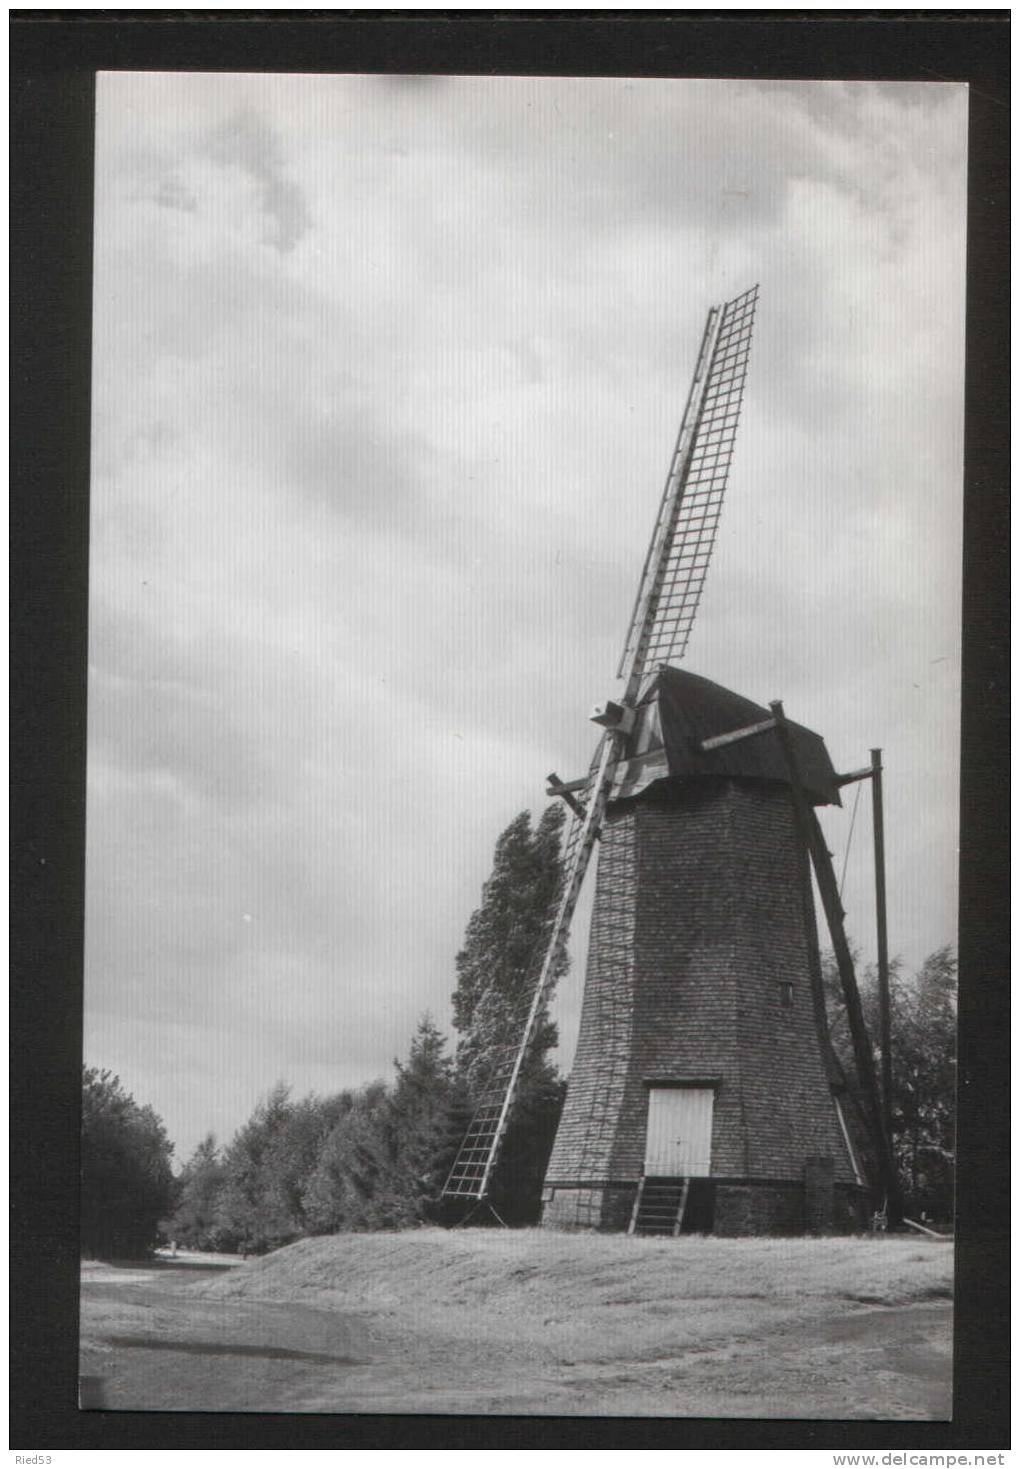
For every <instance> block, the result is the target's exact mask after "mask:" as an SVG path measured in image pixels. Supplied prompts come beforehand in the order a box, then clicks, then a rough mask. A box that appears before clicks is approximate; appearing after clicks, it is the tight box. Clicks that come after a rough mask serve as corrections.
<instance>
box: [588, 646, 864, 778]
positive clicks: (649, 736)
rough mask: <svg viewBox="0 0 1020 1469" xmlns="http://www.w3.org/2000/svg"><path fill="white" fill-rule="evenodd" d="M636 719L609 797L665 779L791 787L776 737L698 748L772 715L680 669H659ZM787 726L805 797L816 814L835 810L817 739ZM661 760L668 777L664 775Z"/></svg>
mask: <svg viewBox="0 0 1020 1469" xmlns="http://www.w3.org/2000/svg"><path fill="white" fill-rule="evenodd" d="M637 713H638V718H637V723H636V727H635V729H634V732H633V734H632V736H631V739H630V741H629V742H628V745H629V747H628V751H627V756H626V767H625V771H624V772H621V774H622V777H623V778H622V779H621V780H619V781H618V783H617V788H616V791H615V792H614V795H617V796H623V795H637V794H638V792H639V790H641V789H644V788H645V787H646V786H647V785H649V784H650V783H651V781H653V780H655V779H661V778H662V777H663V776H664V775H667V774H668V776H670V777H672V778H673V779H678V780H692V779H698V778H703V777H708V776H715V777H718V776H737V777H741V778H743V779H751V780H769V781H782V782H783V783H784V784H787V785H789V783H790V772H789V767H788V765H787V762H786V757H785V755H784V753H783V749H782V746H781V745H780V743H779V736H778V734H777V733H776V731H775V730H774V729H770V730H768V731H765V732H763V733H760V734H754V735H752V736H750V737H749V738H747V739H741V740H737V741H735V742H734V743H732V744H726V745H720V746H718V747H717V748H715V749H712V750H703V749H702V748H701V745H702V742H703V741H705V740H710V739H713V738H715V737H716V736H717V735H723V734H729V733H730V732H732V731H735V730H742V729H747V728H748V727H749V726H752V725H755V724H760V723H762V722H763V721H765V720H770V719H771V718H772V712H771V710H769V709H766V708H765V707H764V706H763V705H761V704H755V703H754V702H753V701H752V700H751V699H745V698H744V697H743V696H742V695H741V694H734V693H733V692H731V690H729V689H724V688H723V687H722V685H721V684H717V683H712V681H711V680H710V679H707V678H702V677H701V676H700V675H699V674H696V673H688V672H687V671H686V670H685V669H681V668H670V667H668V666H667V667H664V668H660V669H659V670H658V672H657V673H656V674H655V675H654V676H653V678H652V680H651V682H650V683H649V685H648V687H647V689H646V691H645V693H644V696H643V697H642V700H641V704H640V706H639V708H638V711H637ZM787 724H788V728H789V732H790V737H791V740H792V743H793V749H794V755H795V758H796V762H797V766H798V769H799V773H800V779H801V782H802V783H803V786H804V790H805V792H806V793H807V795H808V797H809V798H810V800H811V801H812V803H813V804H814V805H816V806H824V805H834V806H839V805H841V804H842V802H841V801H840V798H839V782H838V777H837V775H836V772H835V770H834V769H833V766H832V761H831V760H830V759H829V752H828V751H827V750H826V748H825V742H824V741H823V739H822V737H821V735H817V734H815V733H814V732H813V731H812V730H810V729H806V728H805V727H804V725H802V724H795V723H794V722H793V721H792V720H788V721H787ZM656 726H657V728H656ZM656 751H658V754H659V759H658V761H656V759H655V753H656ZM663 755H664V756H665V766H666V769H663V768H662V756H663ZM656 765H658V767H659V768H658V769H656V768H655V767H656ZM641 767H643V770H642V768H641Z"/></svg>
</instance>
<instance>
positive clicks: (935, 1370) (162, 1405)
mask: <svg viewBox="0 0 1020 1469" xmlns="http://www.w3.org/2000/svg"><path fill="white" fill-rule="evenodd" d="M203 1274H204V1273H203V1272H198V1271H196V1270H194V1269H191V1270H189V1269H186V1268H183V1269H167V1270H163V1271H159V1272H146V1271H144V1270H138V1271H132V1270H119V1271H117V1270H114V1271H110V1270H106V1271H103V1270H102V1269H100V1270H97V1271H93V1272H92V1273H91V1275H90V1274H88V1273H86V1277H85V1279H84V1281H83V1292H82V1369H81V1370H82V1374H83V1379H84V1380H85V1395H84V1399H83V1406H94V1407H105V1408H110V1409H116V1408H127V1409H161V1410H164V1411H217V1410H219V1411H232V1412H265V1411H275V1412H294V1413H298V1412H326V1413H329V1412H332V1413H372V1412H376V1413H416V1412H417V1413H497V1414H498V1413H508V1414H512V1413H530V1414H557V1415H574V1414H577V1415H591V1416H614V1415H641V1416H644V1415H650V1416H669V1417H721V1418H731V1417H738V1418H739V1417H752V1418H754V1417H773V1418H775V1417H782V1418H790V1417H804V1418H879V1419H882V1418H906V1419H910V1418H913V1419H921V1420H923V1419H931V1418H936V1419H938V1418H947V1417H948V1416H949V1415H950V1412H951V1400H950V1390H949V1380H950V1351H951V1308H950V1306H949V1305H948V1303H946V1302H945V1301H938V1302H929V1303H925V1304H912V1305H901V1306H890V1307H879V1308H875V1307H871V1306H862V1307H857V1308H851V1309H848V1310H844V1311H843V1312H842V1313H841V1314H840V1315H839V1316H837V1317H835V1318H833V1317H831V1316H826V1317H823V1318H822V1319H818V1320H815V1321H812V1322H808V1323H805V1322H804V1321H803V1320H802V1321H799V1322H792V1323H791V1322H782V1321H780V1320H778V1319H777V1318H776V1317H775V1315H774V1313H772V1312H770V1311H768V1310H764V1309H761V1306H760V1305H758V1304H757V1303H755V1302H749V1303H748V1305H747V1314H746V1321H745V1324H744V1326H743V1328H742V1329H741V1328H737V1329H736V1330H734V1329H732V1327H728V1328H727V1330H726V1331H725V1332H719V1333H715V1332H711V1331H710V1332H708V1333H707V1334H706V1335H705V1336H704V1338H703V1339H702V1340H700V1341H699V1342H698V1343H697V1345H692V1344H691V1342H690V1341H689V1340H688V1341H683V1342H682V1340H681V1337H680V1336H679V1334H678V1336H677V1338H676V1346H675V1348H673V1349H672V1350H670V1348H669V1346H668V1343H667V1342H665V1341H663V1340H661V1339H660V1340H659V1341H657V1342H655V1343H649V1345H648V1348H647V1350H642V1349H640V1347H639V1348H638V1349H637V1350H635V1337H634V1336H633V1334H631V1335H629V1336H628V1334H627V1333H625V1332H624V1333H621V1334H620V1337H618V1338H617V1339H615V1340H607V1339H606V1338H605V1337H604V1336H601V1335H599V1334H592V1333H585V1332H578V1333H577V1334H576V1336H575V1339H574V1340H573V1341H572V1342H568V1341H567V1340H565V1339H564V1337H563V1335H562V1334H558V1335H557V1336H556V1338H555V1339H550V1340H549V1341H548V1342H547V1343H543V1342H541V1341H538V1342H536V1341H535V1340H534V1339H531V1340H528V1341H514V1340H512V1339H509V1338H508V1336H507V1334H506V1333H493V1334H487V1333H486V1331H485V1329H484V1319H482V1320H481V1321H478V1320H475V1319H469V1318H468V1316H467V1315H464V1313H463V1312H460V1313H454V1315H453V1317H451V1319H450V1320H449V1321H446V1322H442V1323H437V1321H436V1320H435V1318H431V1319H426V1318H425V1317H424V1316H419V1315H416V1314H415V1313H413V1312H407V1311H400V1310H394V1309H391V1310H386V1311H383V1310H362V1311H347V1310H345V1309H342V1308H339V1307H338V1305H337V1304H336V1302H332V1303H330V1304H329V1305H321V1306H312V1305H309V1304H306V1303H304V1302H302V1303H300V1304H296V1303H293V1302H277V1301H273V1302H268V1301H262V1300H253V1299H250V1298H247V1297H244V1296H240V1297H239V1296H228V1297H220V1298H218V1299H217V1298H214V1297H211V1296H210V1295H209V1293H208V1291H207V1290H203V1285H204V1284H207V1283H208V1278H209V1277H208V1276H207V1275H206V1276H204V1280H203ZM461 1315H464V1320H463V1321H462V1322H461V1321H459V1317H460V1316H461ZM437 1325H439V1326H440V1328H441V1329H437ZM458 1325H459V1327H460V1329H459V1330H458Z"/></svg>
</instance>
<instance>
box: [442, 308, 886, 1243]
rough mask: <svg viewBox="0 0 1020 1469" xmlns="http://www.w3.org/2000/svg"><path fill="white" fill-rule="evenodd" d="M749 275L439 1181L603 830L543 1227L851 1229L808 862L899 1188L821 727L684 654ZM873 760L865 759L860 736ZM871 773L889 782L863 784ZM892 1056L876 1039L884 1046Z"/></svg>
mask: <svg viewBox="0 0 1020 1469" xmlns="http://www.w3.org/2000/svg"><path fill="white" fill-rule="evenodd" d="M757 302H758V288H757V286H755V287H754V288H753V289H752V290H750V291H747V292H746V293H744V294H743V295H741V296H738V297H736V298H735V299H734V300H732V301H729V302H727V303H726V304H724V305H722V306H715V307H712V308H711V309H710V310H709V312H708V319H707V322H706V325H705V331H704V336H703V338H702V342H701V348H700V351H699V353H698V358H697V365H696V368H695V372H694V377H693V380H692V383H691V387H690V391H689V394H688V398H687V404H686V408H685V411H684V416H683V420H682V424H681V428H680V433H679V437H678V439H677V443H676V447H675V450H674V453H673V458H672V462H671V465H670V470H669V474H668V476H667V480H666V486H665V490H664V492H663V496H662V501H661V504H660V507H659V513H658V516H657V519H656V523H655V528H654V531H653V534H652V539H651V544H650V546H649V549H648V553H647V556H646V558H645V564H644V568H643V571H642V576H641V580H640V583H639V587H638V592H637V596H636V599H635V603H634V608H633V613H632V616H631V620H630V624H629V628H628V632H627V636H626V640H625V643H624V649H623V654H622V657H621V659H620V664H619V667H618V669H617V677H618V679H620V680H621V681H622V690H621V692H620V693H619V694H618V696H617V697H616V698H615V699H613V700H612V701H610V702H607V703H606V704H605V705H604V706H602V707H601V708H599V709H597V710H596V711H595V713H594V715H593V716H592V717H593V719H594V721H595V722H596V723H597V724H598V725H600V726H601V728H602V735H601V737H600V739H599V741H598V744H597V746H596V749H595V753H594V756H593V758H592V761H591V765H590V767H589V770H588V772H587V774H586V775H585V776H584V777H582V778H581V779H578V780H571V781H561V780H559V779H558V778H557V777H556V776H550V778H549V779H550V785H549V787H548V793H549V794H550V795H556V796H561V797H562V798H563V799H564V800H565V801H566V802H567V804H568V805H569V806H570V808H571V811H572V813H573V817H572V821H571V825H570V827H569V830H568V834H567V838H566V841H565V843H564V849H563V863H562V867H563V875H562V879H561V882H560V886H559V890H558V892H557V894H556V896H555V899H554V901H553V903H552V905H551V908H550V911H549V913H548V914H547V916H546V923H545V928H544V932H543V935H542V939H541V942H540V945H539V947H538V950H537V951H536V953H535V954H534V956H533V960H532V963H531V966H530V970H529V973H528V976H527V982H526V983H525V985H524V986H523V988H522V994H523V995H524V1000H523V1002H522V1004H521V1006H520V1008H518V1009H517V1010H516V1011H512V1010H511V1011H509V1012H507V1013H506V1014H503V1015H502V1016H501V1017H500V1031H499V1034H498V1036H497V1044H495V1045H493V1046H492V1047H489V1048H487V1053H486V1054H487V1061H488V1064H489V1067H490V1069H489V1072H488V1075H487V1076H486V1077H485V1079H484V1081H482V1083H481V1084H480V1086H479V1088H478V1092H477V1095H478V1101H477V1106H476V1111H475V1114H474V1116H473V1118H472V1120H471V1123H470V1125H469V1127H468V1130H467V1132H466V1134H465V1136H464V1139H463V1142H462V1143H461V1146H460V1149H459V1151H458V1154H457V1157H456V1159H455V1161H454V1164H453V1167H452V1168H451V1171H450V1174H449V1177H448V1178H447V1180H446V1184H445V1187H444V1190H443V1193H444V1196H445V1197H446V1198H448V1199H453V1200H462V1201H465V1202H467V1203H468V1204H469V1205H471V1206H472V1207H475V1206H477V1205H478V1204H479V1203H482V1202H485V1201H486V1200H487V1199H488V1197H489V1194H490V1191H491V1187H492V1182H493V1174H494V1170H495V1167H496V1163H497V1161H498V1158H499V1155H500V1148H501V1146H502V1144H503V1141H504V1138H505V1136H506V1131H507V1127H508V1124H509V1121H510V1117H511V1115H512V1109H513V1105H514V1101H515V1098H516V1096H517V1093H518V1089H519V1082H520V1078H521V1068H522V1066H523V1065H524V1063H525V1059H526V1057H527V1054H528V1047H529V1044H530V1042H531V1040H532V1037H533V1035H534V1033H535V1029H536V1026H537V1024H538V1021H539V1018H540V1016H541V1014H542V1009H543V1004H544V1001H545V999H546V997H547V995H548V993H549V990H550V987H551V984H552V982H553V980H554V978H555V974H556V972H557V967H558V964H559V960H560V958H561V956H562V953H563V950H564V947H565V944H566V941H567V936H568V933H569V928H570V922H571V918H572V915H573V913H574V909H575V907H576V904H577V900H578V895H579V893H580V890H581V885H582V882H583V880H584V877H585V873H586V870H587V868H588V865H589V861H590V859H591V856H592V853H593V851H594V849H595V843H596V841H598V842H599V844H600V845H599V860H598V872H597V879H596V890H595V901H594V907H593V916H592V929H591V938H590V943H589V956H588V969H587V974H586V980H585V992H584V1000H583V1004H582V1011H581V1022H580V1030H579V1036H578V1044H577V1051H576V1055H575V1060H574V1066H573V1069H572V1072H571V1076H570V1082H569V1086H568V1091H567V1099H566V1103H565V1105H564V1110H563V1115H562V1117H561V1119H560V1124H559V1129H558V1132H557V1136H556V1141H555V1144H554V1146H553V1151H552V1155H551V1158H550V1161H549V1165H548V1169H547V1172H546V1179H545V1187H544V1190H543V1223H545V1224H550V1225H557V1226H561V1227H582V1228H583V1227H588V1228H601V1229H614V1228H615V1229H630V1230H631V1231H632V1232H639V1233H666V1234H675V1233H679V1232H681V1230H686V1229H716V1230H718V1231H721V1232H728V1233H759V1232H776V1231H779V1232H789V1231H791V1230H796V1229H798V1228H805V1227H807V1228H815V1229H830V1228H834V1227H839V1225H840V1224H841V1223H843V1224H846V1225H847V1226H852V1225H855V1224H856V1223H857V1222H858V1221H859V1220H860V1218H861V1217H862V1214H863V1208H864V1206H865V1202H866V1200H867V1197H868V1193H869V1189H868V1185H867V1182H866V1179H865V1175H864V1172H863V1169H862V1164H861V1162H860V1161H859V1160H858V1158H857V1156H856V1154H855V1149H854V1145H853V1142H852V1138H851V1131H850V1126H849V1124H848V1118H847V1113H846V1110H845V1107H844V1104H843V1099H842V1097H841V1092H842V1091H843V1090H844V1089H845V1080H844V1078H843V1076H842V1073H841V1071H840V1069H839V1065H838V1062H837V1061H836V1058H835V1054H834V1052H833V1051H832V1047H831V1045H830V1043H829V1038H828V1029H827V1023H826V1017H825V1003H824V997H823V994H822V978H821V966H820V960H819V951H818V939H817V932H816V928H815V917H814V903H813V896H812V888H811V877H810V872H811V868H812V866H813V868H814V871H815V875H816V880H817V883H818V888H819V894H820V896H821V899H822V903H823V906H824V909H825V913H826V917H827V919H828V922H829V928H830V933H831V936H832V941H833V948H834V951H835V954H836V959H837V963H838V966H839V972H840V979H841V982H842V986H843V993H844V999H845V1002H846V1007H847V1014H848V1018H849V1021H850V1025H851V1033H852V1036H853V1040H854V1047H855V1061H856V1064H857V1070H858V1074H859V1078H860V1080H861V1082H862V1084H863V1086H864V1089H865V1101H864V1105H863V1108H862V1113H863V1116H864V1120H865V1123H866V1129H867V1135H868V1138H869V1141H870V1144H871V1146H870V1150H869V1151H870V1152H871V1154H872V1157H873V1159H874V1160H875V1163H874V1165H873V1171H875V1173H876V1183H877V1186H878V1189H879V1191H880V1192H879V1193H878V1194H876V1195H875V1197H876V1201H877V1198H878V1197H882V1196H884V1197H885V1199H886V1201H887V1202H890V1201H892V1203H893V1208H895V1202H894V1201H895V1186H894V1179H893V1168H892V1163H891V1157H890V1152H889V1141H888V1130H887V1125H886V1118H885V1114H884V1112H883V1106H882V1102H881V1099H880V1096H879V1092H878V1087H877V1078H876V1076H875V1069H874V1058H873V1054H872V1051H871V1046H870V1042H869V1040H868V1037H867V1034H866V1032H865V1030H864V1023H863V1018H862V1015H861V1007H860V999H859V995H858V992H857V986H856V980H855V977H854V973H853V963H852V959H851V955H850V949H849V946H848V944H847V942H846V937H845V933H844V931H843V926H842V918H843V914H842V909H841V906H840V902H839V894H838V889H837V887H836V882H835V878H834V876H833V873H832V866H831V862H830V860H829V853H828V851H827V850H826V847H825V842H824V839H823V837H822V833H821V828H820V826H819V825H818V820H817V817H816V815H815V811H814V807H815V806H816V805H820V804H827V803H835V804H839V799H840V798H839V790H840V787H841V785H842V784H845V783H846V782H847V781H848V780H854V779H860V778H863V777H864V776H866V775H874V767H875V761H874V760H873V768H872V769H871V770H868V771H860V772H857V773H856V774H854V775H852V776H847V777H840V776H837V774H836V772H835V771H834V769H833V767H832V764H831V762H830V760H829V756H828V754H827V752H826V749H825V746H824V744H823V742H822V740H821V738H820V737H819V736H818V735H816V734H813V733H812V732H811V731H810V730H807V729H804V728H803V727H802V726H800V725H797V724H794V723H792V722H791V721H789V720H787V718H786V715H785V713H784V711H783V708H782V705H781V704H778V703H776V704H774V705H772V707H771V709H765V708H763V707H761V706H759V705H756V704H753V703H751V701H749V700H747V699H745V698H742V697H741V696H739V695H737V694H733V693H731V692H730V691H728V690H726V689H723V688H721V687H720V686H719V685H717V684H713V683H711V682H710V681H709V680H707V679H704V678H699V677H698V676H696V675H694V674H691V673H688V672H686V671H684V670H681V669H678V668H676V667H674V666H672V665H673V663H674V662H675V661H677V660H679V659H680V658H682V656H683V654H684V652H685V650H686V646H687V641H688V638H689V635H690V631H691V627H692V625H693V622H694V617H695V614H696V612H697V609H698V604H699V602H700V599H701V593H702V589H703V586H704V582H705V576H706V573H707V569H708V563H709V559H710V556H711V552H712V548H713V544H714V541H715V534H716V529H717V526H718V523H719V517H720V512H721V508H722V500H723V494H724V491H725V488H726V481H727V477H728V473H729V467H730V462H731V460H732V457H733V451H734V444H735V440H736V432H737V425H738V421H739V418H740V409H741V402H742V398H743V391H744V383H745V379H746V375H747V365H748V358H749V354H750V347H751V337H752V331H753V326H754V318H755V311H756V308H757ZM874 753H875V754H877V752H874ZM874 786H875V788H876V789H878V788H879V781H878V780H877V779H876V780H875V781H874ZM887 1054H888V1050H887V1049H886V1055H887Z"/></svg>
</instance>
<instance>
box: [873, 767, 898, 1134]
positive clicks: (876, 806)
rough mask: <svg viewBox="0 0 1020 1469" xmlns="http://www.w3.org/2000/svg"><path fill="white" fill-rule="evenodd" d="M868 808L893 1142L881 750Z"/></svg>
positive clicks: (887, 1122) (885, 1097) (886, 1115)
mask: <svg viewBox="0 0 1020 1469" xmlns="http://www.w3.org/2000/svg"><path fill="white" fill-rule="evenodd" d="M871 811H872V831H873V834H874V839H875V927H876V934H877V940H878V1024H879V1033H880V1034H879V1044H880V1045H881V1047H882V1125H883V1126H884V1128H885V1135H886V1137H887V1138H888V1139H889V1143H890V1146H891V1145H892V1135H893V1129H892V1011H891V1005H890V1002H889V937H888V932H887V928H886V911H885V818H884V814H883V811H882V751H881V750H872V752H871Z"/></svg>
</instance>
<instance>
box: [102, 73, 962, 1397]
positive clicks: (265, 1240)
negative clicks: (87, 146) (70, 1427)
mask: <svg viewBox="0 0 1020 1469" xmlns="http://www.w3.org/2000/svg"><path fill="white" fill-rule="evenodd" d="M966 157H967V88H966V87H965V86H963V85H957V84H942V83H935V82H925V83H920V82H917V83H914V82H911V83H898V82H896V83H894V82H803V81H799V82H753V81H736V80H734V81H720V80H704V81H697V80H648V79H637V78H633V79H628V78H604V79H600V78H580V77H513V76H503V77H481V76H410V75H371V76H370V75H340V74H337V75H328V74H315V75H313V74H298V73H294V74H257V75H256V74H241V73H229V72H218V73H217V72H201V73H200V72H185V71H181V72H142V71H122V72H105V73H102V74H101V75H100V76H99V78H98V81H97V108H96V158H95V177H96V183H95V224H94V318H93V364H92V385H93V388H92V415H93V416H92V460H91V522H90V553H89V554H90V571H89V577H90V601H89V672H88V793H87V828H86V829H87V847H86V938H85V1001H84V1003H85V1013H84V1057H83V1062H84V1065H83V1132H82V1241H81V1244H82V1295H81V1301H82V1316H81V1363H80V1366H81V1399H80V1401H81V1405H82V1407H83V1408H97V1409H98V1408H101V1409H105V1410H118V1409H122V1410H159V1411H174V1412H193V1411H201V1412H214V1413H215V1412H253V1413H257V1412H286V1413H295V1414H300V1413H343V1414H350V1413H355V1414H372V1413H379V1414H395V1413H401V1414H468V1415H478V1414H486V1415H492V1414H495V1415H500V1414H503V1415H514V1414H526V1415H555V1416H566V1417H570V1416H600V1417H605V1416H608V1417H647V1418H675V1419H683V1418H709V1419H732V1418H738V1419H741V1418H742V1419H752V1418H758V1419H762V1418H773V1419H829V1420H836V1419H839V1420H847V1419H851V1420H852V1419H862V1420H863V1419H891V1420H913V1421H944V1420H947V1419H949V1418H950V1417H951V1414H952V1387H953V1385H952V1372H951V1361H952V1309H953V1300H952V1292H953V1219H954V1162H955V1134H954V1116H955V1088H956V1077H955V1036H956V936H957V867H958V860H959V850H958V843H959V831H958V807H959V785H960V750H959V728H960V687H961V674H960V643H961V546H962V541H961V523H962V507H963V489H962V478H963V386H964V382H963V372H964V305H965V274H964V270H965V239H966V223H967V219H966Z"/></svg>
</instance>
